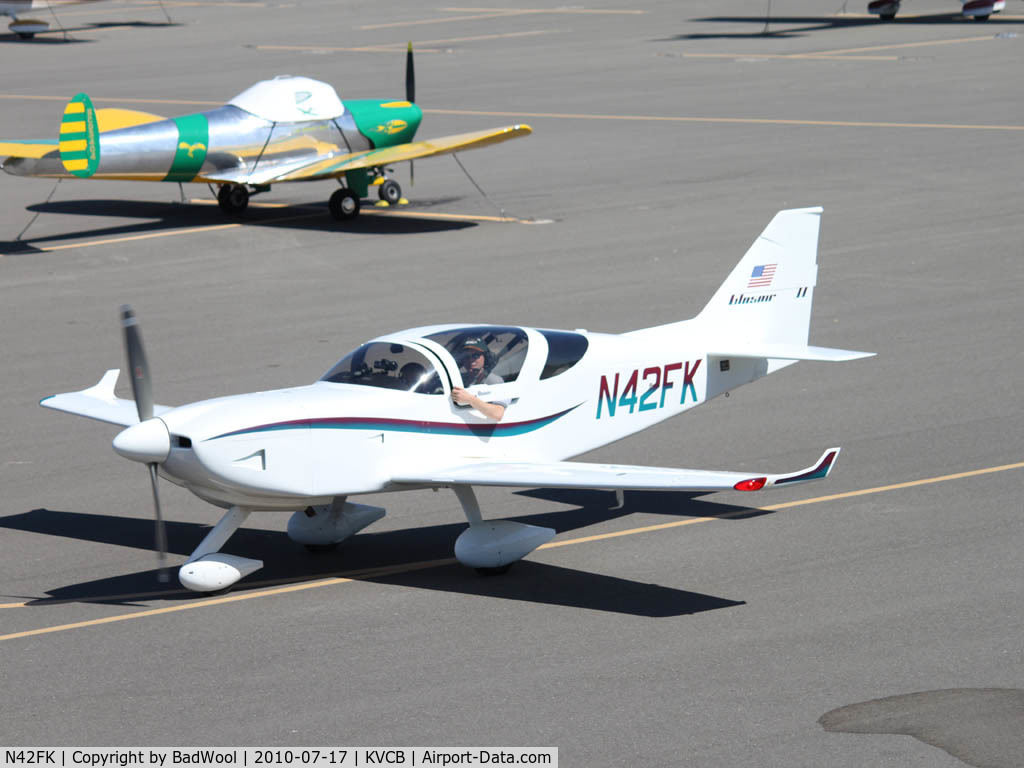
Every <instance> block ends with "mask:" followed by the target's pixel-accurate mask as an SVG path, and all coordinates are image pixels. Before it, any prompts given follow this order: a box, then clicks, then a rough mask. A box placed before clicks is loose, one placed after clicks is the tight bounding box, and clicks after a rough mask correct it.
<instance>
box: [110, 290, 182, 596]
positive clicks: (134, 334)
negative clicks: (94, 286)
mask: <svg viewBox="0 0 1024 768" xmlns="http://www.w3.org/2000/svg"><path fill="white" fill-rule="evenodd" d="M121 326H122V328H123V329H124V349H125V354H126V355H127V357H128V369H129V371H130V372H131V376H130V378H131V382H132V394H133V396H134V397H135V409H136V411H137V412H138V414H139V423H138V424H135V425H133V426H131V427H128V428H127V429H125V430H124V431H123V432H121V433H120V434H119V435H118V436H117V437H115V438H114V450H115V451H117V452H118V453H119V454H121V455H122V456H125V457H126V458H129V459H133V460H135V461H141V462H143V463H145V464H146V466H147V467H148V469H149V479H150V483H151V484H152V486H153V510H154V512H155V514H156V549H157V562H158V563H159V566H160V570H159V571H158V573H157V578H158V579H159V580H160V581H162V582H166V581H167V580H168V576H167V532H166V530H165V528H164V519H163V515H161V513H160V492H159V489H158V486H157V467H158V465H159V464H160V462H161V461H163V460H165V459H166V458H167V455H168V454H169V453H170V450H171V436H170V433H169V432H168V431H167V426H166V425H165V424H164V423H163V421H161V420H160V419H154V418H153V386H152V383H151V381H150V377H149V363H148V362H147V361H146V352H145V350H144V349H143V347H142V335H141V333H140V332H139V324H138V320H136V318H135V312H134V310H132V308H131V307H130V306H128V305H127V304H126V305H124V306H122V307H121Z"/></svg>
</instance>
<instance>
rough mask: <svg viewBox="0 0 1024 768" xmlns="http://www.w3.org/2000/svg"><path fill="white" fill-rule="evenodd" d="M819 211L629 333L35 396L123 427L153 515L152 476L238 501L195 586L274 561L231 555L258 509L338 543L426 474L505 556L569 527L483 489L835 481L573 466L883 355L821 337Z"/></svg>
mask: <svg viewBox="0 0 1024 768" xmlns="http://www.w3.org/2000/svg"><path fill="white" fill-rule="evenodd" d="M820 214H821V209H820V208H807V209H798V210H790V211H782V212H780V213H779V214H778V215H777V216H776V217H775V218H774V219H773V220H772V222H771V223H770V224H769V226H768V227H767V228H766V229H765V231H764V233H762V235H761V237H760V238H758V240H757V241H755V243H754V244H753V245H752V246H751V248H750V249H749V250H748V252H747V254H746V255H745V256H744V258H743V259H742V260H741V261H740V263H739V264H738V265H737V266H736V267H735V269H734V270H733V271H732V273H731V274H730V276H729V278H728V279H727V280H726V281H725V282H724V283H723V284H722V286H721V287H720V288H719V289H718V291H717V292H716V293H715V295H714V296H713V297H712V299H711V300H710V301H709V302H708V304H707V306H706V307H705V308H704V310H703V311H702V312H701V313H700V314H698V315H697V316H696V317H694V318H693V319H691V320H684V321H679V322H673V323H669V324H666V325H661V326H656V327H652V328H645V329H641V330H637V331H633V332H629V333H623V334H608V333H594V332H589V331H585V330H576V331H552V330H547V329H537V328H529V327H523V326H506V325H486V324H451V325H436V326H429V327H421V328H415V329H411V330H408V331H403V332H398V333H392V334H388V335H385V336H380V337H378V338H376V339H374V340H372V341H370V342H367V343H366V344H364V345H363V346H361V347H359V348H358V349H356V350H355V351H354V352H352V353H351V354H349V355H347V356H346V357H345V358H343V359H342V360H341V361H340V362H339V363H338V364H337V365H335V366H334V368H332V369H331V370H330V371H328V373H326V374H325V375H324V377H323V378H322V379H321V380H320V381H318V382H316V383H314V384H311V385H308V386H302V387H295V388H289V389H279V390H273V391H268V392H257V393H250V394H243V395H235V396H230V397H220V398H216V399H212V400H205V401H202V402H197V403H192V404H189V405H182V406H180V407H176V408H172V407H168V406H159V405H152V404H151V401H149V396H148V391H147V392H146V393H143V394H140V391H139V390H138V389H135V397H136V399H135V401H132V400H126V399H121V398H118V397H116V396H115V394H114V387H115V384H116V381H117V377H118V373H119V372H118V371H117V370H111V371H108V372H107V374H106V375H105V376H104V377H103V378H102V379H101V381H100V382H99V383H98V384H97V385H95V386H94V387H92V388H90V389H87V390H83V391H81V392H71V393H65V394H61V395H55V396H53V397H49V398H46V399H44V400H43V401H42V402H41V404H42V405H43V406H46V407H48V408H54V409H57V410H63V411H67V412H71V413H76V414H79V415H82V416H87V417H90V418H94V419H97V420H100V421H106V422H110V423H114V424H119V425H122V426H124V427H126V429H124V430H123V431H122V432H121V433H120V434H118V435H117V437H115V439H114V449H115V451H117V452H118V453H119V454H120V455H122V456H124V457H126V458H129V459H132V460H135V461H139V462H141V463H145V464H147V465H149V466H150V469H151V475H152V478H153V482H154V496H155V500H156V502H157V516H158V519H159V503H158V499H156V472H157V471H158V472H159V475H160V476H162V477H164V478H166V479H168V480H170V481H171V482H174V483H177V484H178V485H181V486H183V487H185V488H187V489H188V490H189V491H191V492H192V493H194V494H195V495H196V496H198V497H200V498H202V499H204V500H206V501H208V502H210V503H212V504H215V505H217V506H221V507H226V508H228V512H227V513H226V514H225V516H224V517H223V518H222V520H221V522H220V523H218V524H217V526H216V527H215V528H214V529H213V531H211V533H210V534H209V535H208V536H207V537H206V539H204V541H203V542H202V543H201V544H200V546H199V547H198V548H197V549H196V551H195V552H193V554H192V556H191V557H190V558H189V559H188V561H187V562H186V563H185V565H183V566H182V567H181V569H180V571H179V578H180V579H181V580H182V583H184V584H185V585H186V586H187V587H189V588H191V589H197V590H201V591H212V590H214V589H220V588H223V587H225V586H230V584H232V583H234V582H235V581H237V580H238V579H240V578H242V577H243V576H245V575H247V574H248V573H251V572H252V571H253V570H256V569H257V568H259V567H260V566H262V563H261V562H260V561H257V560H249V559H246V558H241V557H238V556H234V555H226V554H223V553H220V552H219V551H218V550H219V549H220V547H221V546H222V545H223V544H224V542H225V541H226V540H227V538H228V537H229V536H230V535H231V533H233V532H234V530H236V529H237V527H238V526H239V525H241V523H242V522H243V521H244V520H245V518H246V516H247V515H248V514H249V513H250V512H252V511H291V512H293V513H294V514H293V515H292V518H291V520H290V522H289V526H288V532H289V536H290V537H291V538H292V539H293V540H295V541H297V542H299V543H302V544H306V545H307V546H329V545H333V544H335V543H337V542H338V541H341V540H342V539H344V538H347V537H348V536H350V535H352V533H354V532H355V531H357V530H360V529H361V528H363V527H365V526H366V525H369V524H370V523H372V522H373V521H374V520H377V519H379V518H380V517H381V516H383V514H384V510H382V509H380V508H378V507H370V506H367V505H361V504H354V503H353V502H350V501H348V500H347V499H348V497H350V496H355V495H359V494H367V493H378V492H382V491H396V490H410V489H415V488H424V487H434V488H437V487H451V488H453V489H454V490H455V492H456V495H457V497H458V499H459V502H460V504H461V505H462V508H463V511H464V513H465V514H466V517H467V519H468V520H469V522H470V526H469V528H468V529H467V530H466V531H464V532H463V534H462V535H460V537H459V539H458V540H457V541H456V546H455V554H456V557H457V558H458V559H459V560H460V562H462V563H464V564H466V565H470V566H473V567H478V568H502V567H505V566H507V565H509V564H511V563H512V562H514V561H515V560H518V559H520V558H522V557H523V556H524V555H526V554H528V553H529V552H530V551H532V550H533V549H535V548H536V547H537V546H540V544H542V543H544V542H545V541H547V540H548V539H550V538H551V537H552V536H553V535H554V533H555V532H554V530H552V529H549V528H539V527H537V526H529V525H525V524H522V523H515V522H512V521H489V522H485V521H484V520H483V519H482V516H481V514H480V510H479V507H478V505H477V502H476V499H475V496H474V494H473V491H472V486H474V485H494V486H508V487H562V488H602V489H610V490H615V491H623V490H629V489H660V490H669V489H675V490H701V491H714V490H726V489H733V488H736V489H738V490H759V489H761V488H768V487H772V486H778V485H785V484H790V483H796V482H803V481H806V480H813V479H819V478H821V477H824V476H826V475H827V474H828V472H829V471H830V470H831V468H832V466H833V465H834V460H835V457H836V456H837V454H838V449H830V450H829V451H826V453H825V454H824V455H823V456H822V457H821V459H820V460H819V461H818V463H817V464H815V465H812V466H811V467H808V468H807V469H804V470H799V471H797V472H791V473H787V474H775V475H772V474H767V473H738V472H719V471H706V470H691V469H675V468H659V467H641V466H630V465H611V464H587V463H582V462H570V461H567V460H568V459H570V458H572V457H574V456H578V455H580V454H583V453H586V452H587V451H591V450H593V449H595V448H599V447H601V446H603V445H607V444H609V443H611V442H614V441H616V440H619V439H621V438H623V437H626V436H628V435H631V434H634V433H636V432H639V431H641V430H643V429H646V428H648V427H651V426H653V425H654V424H657V423H659V422H662V421H664V420H666V419H668V418H671V417H673V416H676V415H678V414H680V413H682V412H684V411H687V410H689V409H690V408H693V407H695V406H697V405H700V404H702V403H705V402H707V401H708V400H710V399H712V398H714V397H716V396H717V395H720V394H722V393H725V392H728V391H730V390H732V389H735V388H737V387H739V386H742V385H744V384H747V383H750V382H752V381H754V380H756V379H758V378H760V377H762V376H765V375H768V374H770V373H773V372H775V371H778V370H780V369H782V368H785V367H787V366H789V365H792V364H793V363H795V362H797V361H799V360H818V361H826V362H835V361H842V360H854V359H857V358H861V357H866V356H869V355H870V354H871V353H864V352H852V351H848V350H839V349H829V348H822V347H812V346H808V344H807V340H808V331H809V323H810V315H811V302H812V298H813V289H814V286H815V284H816V281H817V264H816V254H817V241H818V229H819V223H820ZM125 317H126V346H127V347H128V350H129V351H128V355H129V361H130V363H129V368H130V370H132V371H134V372H135V379H133V382H132V383H133V388H135V387H137V386H138V385H140V384H143V383H144V384H145V385H146V387H148V386H149V384H148V378H149V376H148V367H147V365H146V363H145V359H144V354H143V353H142V351H141V340H139V339H138V338H137V336H136V338H135V340H134V341H132V340H131V339H129V338H128V336H127V334H128V332H129V330H131V332H132V333H136V334H137V330H136V329H134V328H131V329H129V328H128V326H134V325H135V320H134V315H133V313H131V311H130V310H128V311H127V312H126V315H125ZM133 345H134V346H133ZM467 348H468V349H472V350H481V349H482V350H485V352H484V353H482V354H483V356H484V358H485V362H486V369H487V373H488V374H489V376H488V378H487V379H486V382H485V383H479V384H474V383H473V382H470V381H464V380H463V371H464V370H466V369H465V365H464V363H463V361H462V360H461V359H460V356H461V355H462V354H463V353H464V350H465V349H467ZM478 380H479V381H484V380H483V379H482V378H478ZM460 386H465V387H466V388H467V389H469V390H470V391H471V392H473V393H474V394H475V395H476V396H478V397H479V398H480V399H481V400H483V401H486V402H500V403H502V404H503V405H505V406H506V410H505V412H504V414H503V416H502V417H501V418H500V420H498V421H494V420H493V419H489V418H487V417H486V416H484V415H483V414H482V413H480V412H478V411H476V410H475V409H474V408H471V407H465V406H460V405H457V404H456V403H455V402H454V401H453V397H452V390H453V387H460ZM143 401H146V403H145V404H144V403H143ZM137 408H138V411H137V410H136V409H137Z"/></svg>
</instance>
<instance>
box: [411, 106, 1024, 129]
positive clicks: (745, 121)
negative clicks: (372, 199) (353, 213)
mask: <svg viewBox="0 0 1024 768" xmlns="http://www.w3.org/2000/svg"><path fill="white" fill-rule="evenodd" d="M423 111H424V112H429V113H432V114H435V115H479V116H486V117H520V118H524V117H540V118H545V117H548V118H554V119H561V120H635V121H650V122H664V123H725V124H741V125H815V126H828V127H838V128H945V129H959V130H975V131H1024V125H977V124H968V123H885V122H869V121H863V120H789V119H784V118H763V117H671V116H660V115H587V114H578V113H573V112H496V111H490V112H485V111H483V110H474V109H424V110H423Z"/></svg>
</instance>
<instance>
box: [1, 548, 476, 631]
mask: <svg viewBox="0 0 1024 768" xmlns="http://www.w3.org/2000/svg"><path fill="white" fill-rule="evenodd" d="M455 562H456V560H455V558H454V557H450V558H446V559H443V560H425V561H422V562H419V563H407V564H403V565H395V566H390V567H386V568H373V569H367V570H365V571H363V572H361V573H360V574H359V575H358V576H357V575H352V576H329V577H327V578H324V579H317V580H315V581H306V582H302V583H301V584H288V585H285V586H281V587H274V588H271V589H261V590H257V591H255V592H246V593H239V594H235V595H227V596H225V597H214V598H208V599H197V600H194V601H191V602H188V603H183V604H181V605H170V606H167V607H164V608H153V609H150V610H148V611H135V612H133V613H119V614H117V615H115V616H105V617H104V618H102V619H88V620H86V621H76V622H73V623H71V624H59V625H57V626H53V627H43V628H41V629H28V630H25V631H23V632H12V633H11V634H7V635H0V641H3V640H15V639H17V638H19V637H34V636H36V635H47V634H51V633H53V632H64V631H66V630H69V629H82V628H84V627H95V626H99V625H101V624H112V623H114V622H118V621H128V620H129V619H143V618H146V617H149V616H160V615H162V614H165V613H178V612H179V611H190V610H192V609H194V608H209V607H211V606H215V605H225V604H226V603H237V602H241V601H243V600H253V599H256V598H259V597H271V596H273V595H284V594H288V593H290V592H301V591H304V590H307V589H319V588H320V587H333V586H337V585H339V584H350V583H352V582H355V581H365V580H367V579H372V578H379V577H381V576H389V575H392V574H396V573H409V572H411V571H418V570H423V569H426V568H437V567H440V566H442V565H451V564H452V563H455ZM108 599H109V598H108Z"/></svg>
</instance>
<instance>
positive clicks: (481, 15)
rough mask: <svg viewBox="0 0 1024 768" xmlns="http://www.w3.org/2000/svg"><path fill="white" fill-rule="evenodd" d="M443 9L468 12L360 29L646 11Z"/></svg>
mask: <svg viewBox="0 0 1024 768" xmlns="http://www.w3.org/2000/svg"><path fill="white" fill-rule="evenodd" d="M440 10H442V11H448V12H453V13H466V14H471V15H465V16H445V17H443V18H439V19H419V20H417V21H393V22H389V23H386V24H364V25H363V26H361V27H359V29H389V28H390V29H393V28H395V27H418V26H422V25H424V24H446V23H448V22H450V21H480V20H482V19H495V18H503V17H506V16H530V15H534V14H594V15H619V16H621V15H639V14H642V13H646V11H632V10H599V9H588V8H441V9H440Z"/></svg>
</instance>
